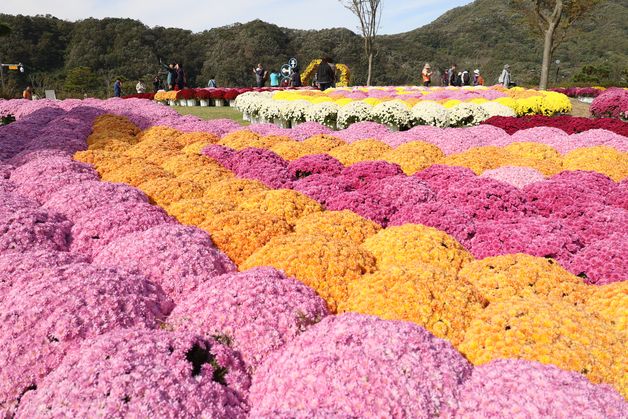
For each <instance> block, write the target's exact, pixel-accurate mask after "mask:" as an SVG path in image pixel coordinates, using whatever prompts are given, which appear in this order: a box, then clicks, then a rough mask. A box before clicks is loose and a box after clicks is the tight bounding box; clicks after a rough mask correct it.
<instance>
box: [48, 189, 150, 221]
mask: <svg viewBox="0 0 628 419" xmlns="http://www.w3.org/2000/svg"><path fill="white" fill-rule="evenodd" d="M122 202H131V203H147V202H148V198H147V197H146V195H144V193H143V192H142V191H140V190H139V189H137V188H133V187H131V186H128V185H125V184H122V183H109V182H99V181H87V182H80V183H75V184H72V185H68V186H66V187H64V188H62V189H60V190H58V191H57V192H55V193H53V194H52V195H51V196H50V197H49V198H48V199H47V200H46V203H45V204H44V205H43V207H44V208H47V209H48V210H52V211H55V212H58V213H59V214H63V215H65V216H66V217H67V218H68V219H69V220H74V219H76V218H78V217H81V216H82V215H83V214H84V213H85V212H87V211H91V210H94V209H95V208H97V207H100V206H104V205H112V204H116V203H122Z"/></svg>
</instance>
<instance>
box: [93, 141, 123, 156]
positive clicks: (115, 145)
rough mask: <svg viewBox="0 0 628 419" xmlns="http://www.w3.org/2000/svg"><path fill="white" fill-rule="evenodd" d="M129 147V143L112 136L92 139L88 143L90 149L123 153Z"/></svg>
mask: <svg viewBox="0 0 628 419" xmlns="http://www.w3.org/2000/svg"><path fill="white" fill-rule="evenodd" d="M129 148H131V144H130V143H128V142H126V141H120V140H118V139H112V138H106V139H98V140H93V141H92V142H91V143H90V144H89V149H90V150H104V151H113V152H115V153H123V152H125V151H127V150H128V149H129Z"/></svg>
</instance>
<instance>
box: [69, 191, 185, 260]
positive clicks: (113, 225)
mask: <svg viewBox="0 0 628 419" xmlns="http://www.w3.org/2000/svg"><path fill="white" fill-rule="evenodd" d="M174 223H175V220H174V219H173V218H172V217H170V216H169V215H168V214H166V212H165V211H164V210H163V209H161V208H159V207H157V206H154V205H150V204H144V203H138V202H133V203H120V204H114V205H107V206H102V207H98V208H96V209H94V210H93V211H91V212H87V213H83V216H82V217H79V218H78V219H77V220H76V221H75V222H74V226H72V244H71V245H70V250H71V251H72V252H76V253H82V254H84V255H86V256H87V257H89V258H92V257H94V256H96V255H97V254H98V253H99V252H100V251H101V250H102V249H103V248H104V247H105V246H107V245H108V244H109V243H111V242H112V241H114V240H116V239H119V238H120V237H124V236H126V235H127V234H130V233H135V232H138V231H145V230H148V229H149V228H151V227H155V226H158V225H161V224H174Z"/></svg>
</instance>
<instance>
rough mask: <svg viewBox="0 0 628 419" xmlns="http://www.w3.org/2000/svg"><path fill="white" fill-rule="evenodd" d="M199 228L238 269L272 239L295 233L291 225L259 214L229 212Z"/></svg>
mask: <svg viewBox="0 0 628 419" xmlns="http://www.w3.org/2000/svg"><path fill="white" fill-rule="evenodd" d="M200 228H202V229H203V230H206V231H207V232H209V234H210V235H211V237H212V240H213V241H214V243H215V244H216V246H217V247H218V248H219V249H220V250H222V251H223V252H224V253H225V254H226V255H227V256H229V258H230V259H231V260H232V261H234V262H235V263H236V264H237V265H238V266H239V265H241V264H242V263H243V262H244V261H245V260H246V259H247V258H248V257H249V256H251V255H252V254H253V253H254V252H255V251H256V250H258V249H259V248H261V247H262V246H264V245H265V244H266V243H268V242H269V241H270V240H271V239H272V238H273V237H277V236H283V235H286V234H289V233H291V232H292V228H291V227H290V225H289V224H288V223H286V222H285V221H284V220H282V219H281V218H280V217H277V216H275V215H272V214H268V213H263V212H260V211H228V212H224V213H222V214H218V215H215V216H213V217H208V218H207V220H206V221H205V222H204V223H202V224H200Z"/></svg>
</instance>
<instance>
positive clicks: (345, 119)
mask: <svg viewBox="0 0 628 419" xmlns="http://www.w3.org/2000/svg"><path fill="white" fill-rule="evenodd" d="M306 103H307V102H306ZM372 109H373V107H372V106H371V105H369V104H367V103H364V102H362V101H354V102H351V103H348V104H346V105H345V106H343V107H341V108H340V110H339V111H338V128H340V129H344V128H347V127H348V126H349V125H351V124H355V123H356V122H362V121H370V120H371V119H372V116H371V110H372Z"/></svg>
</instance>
